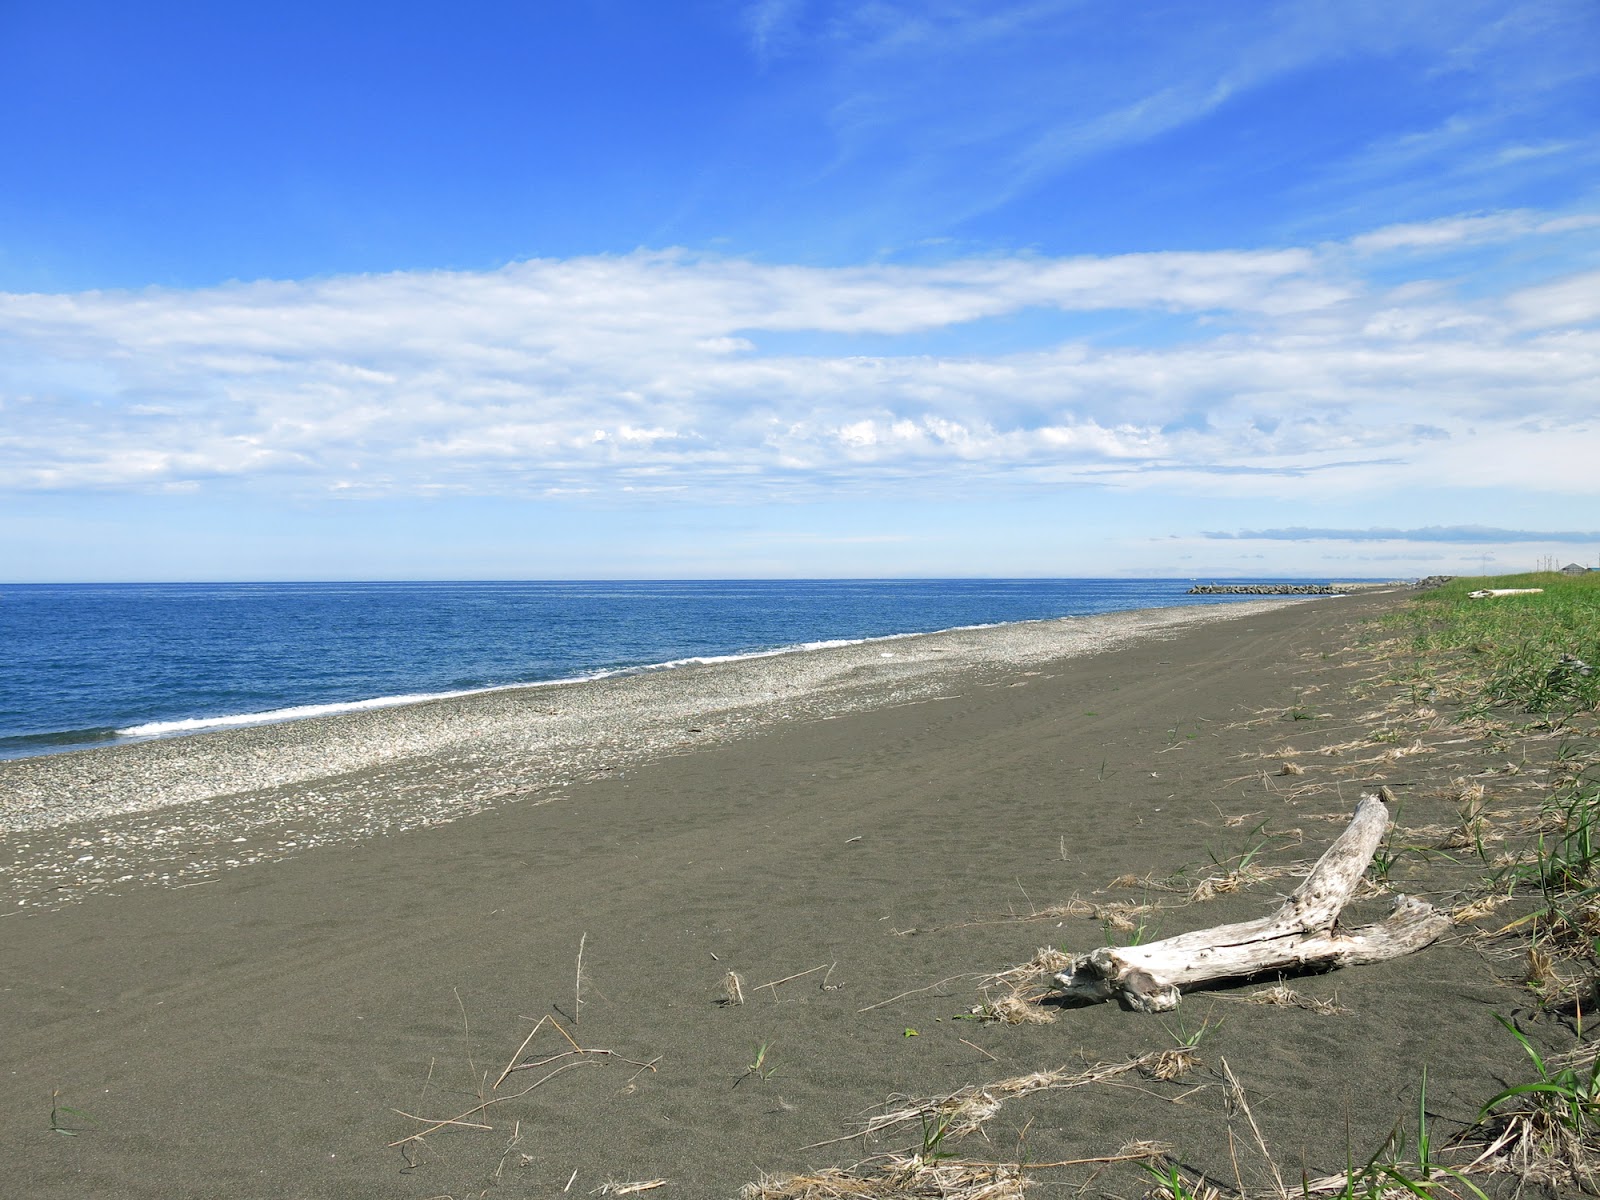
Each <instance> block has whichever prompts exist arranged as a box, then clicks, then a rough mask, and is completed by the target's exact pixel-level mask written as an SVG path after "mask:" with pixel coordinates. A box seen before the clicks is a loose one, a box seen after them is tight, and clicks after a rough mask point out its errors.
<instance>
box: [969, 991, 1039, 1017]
mask: <svg viewBox="0 0 1600 1200" xmlns="http://www.w3.org/2000/svg"><path fill="white" fill-rule="evenodd" d="M968 1012H969V1013H970V1014H971V1015H972V1016H974V1017H977V1018H978V1020H980V1021H994V1022H998V1023H1000V1024H1001V1025H1048V1024H1050V1023H1051V1022H1052V1021H1054V1020H1055V1019H1056V1016H1055V1014H1054V1013H1053V1012H1050V1011H1049V1010H1048V1009H1044V1008H1041V1007H1040V1006H1039V1001H1038V1000H1037V999H1028V998H1027V997H1024V996H1022V995H1021V994H1019V993H1017V992H1011V993H1009V994H1008V995H1005V996H1001V997H1000V998H999V999H998V1000H985V1001H984V1002H983V1003H982V1004H977V1005H974V1006H973V1007H972V1008H970V1009H969V1010H968Z"/></svg>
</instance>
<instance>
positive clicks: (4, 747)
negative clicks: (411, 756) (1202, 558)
mask: <svg viewBox="0 0 1600 1200" xmlns="http://www.w3.org/2000/svg"><path fill="white" fill-rule="evenodd" d="M1362 586H1365V587H1367V588H1369V589H1370V588H1373V587H1379V586H1381V587H1385V588H1388V587H1395V586H1403V585H1398V584H1382V585H1378V584H1368V585H1350V589H1351V590H1356V589H1359V588H1360V587H1362ZM1185 594H1186V595H1196V594H1207V595H1209V593H1206V592H1205V591H1204V590H1203V589H1194V588H1191V589H1190V590H1189V592H1188V593H1185ZM1226 594H1235V593H1226ZM1237 594H1240V595H1243V594H1252V595H1254V594H1262V595H1279V594H1282V595H1295V596H1300V597H1302V598H1303V597H1307V596H1312V595H1316V596H1336V595H1343V594H1345V591H1344V590H1343V589H1341V590H1334V589H1332V588H1329V587H1323V586H1321V585H1319V586H1318V587H1317V589H1316V590H1315V591H1312V592H1307V591H1304V590H1301V589H1296V590H1294V591H1291V592H1271V591H1269V592H1266V593H1246V592H1239V593H1237ZM1219 595H1220V594H1219ZM1188 606H1189V605H1188V604H1187V603H1186V604H1182V605H1172V604H1155V605H1145V606H1140V607H1137V608H1126V609H1123V608H1117V609H1111V610H1108V611H1106V612H1089V613H1068V614H1062V615H1058V616H1049V617H1034V618H1021V619H1013V620H1000V621H982V622H975V623H969V624H958V625H951V626H947V627H944V628H938V629H928V630H910V631H906V632H893V633H880V634H871V635H867V636H862V637H848V638H822V639H816V640H810V641H803V642H794V643H785V644H780V645H772V646H768V647H764V648H759V649H750V650H738V651H731V652H729V653H725V654H704V655H688V656H684V657H679V658H672V659H666V660H662V661H659V662H641V663H637V664H633V665H628V666H618V667H597V668H594V669H593V670H580V671H579V672H578V673H576V674H571V675H562V676H557V677H554V678H550V679H530V680H524V681H521V682H514V683H497V684H489V685H484V686H477V687H465V688H443V689H439V690H434V691H416V692H401V693H393V694H383V695H376V696H367V697H362V698H359V699H354V700H331V701H308V702H306V703H303V704H297V703H291V704H286V705H283V706H281V707H277V708H270V709H263V710H260V711H250V712H239V713H214V714H209V715H202V716H195V717H181V718H180V717H173V718H153V719H150V720H146V721H139V722H137V723H135V724H132V725H126V726H109V725H107V726H87V727H83V728H74V729H59V730H54V731H45V732H41V733H35V734H17V735H13V736H9V737H3V738H0V763H4V762H9V761H16V760H24V759H31V758H45V757H51V756H54V755H58V754H74V753H78V752H80V751H83V750H97V749H108V748H118V747H126V746H130V745H137V744H141V743H143V742H147V741H152V740H158V739H167V738H172V737H187V736H189V735H191V734H195V733H205V732H211V731H214V730H219V729H243V728H251V727H254V726H259V725H277V724H283V723H287V722H294V721H304V720H311V719H314V718H318V717H325V716H327V717H336V716H344V715H347V714H350V713H358V712H366V711H372V710H379V709H387V708H401V707H409V706H412V705H416V704H426V703H430V702H432V701H436V700H454V699H459V698H464V697H471V696H482V695H491V694H493V693H495V692H510V691H518V690H521V689H525V688H551V687H566V686H569V685H575V684H584V683H593V682H596V681H599V680H604V679H611V678H616V677H623V676H629V675H640V674H652V673H655V672H660V671H669V670H676V669H681V668H683V667H687V666H704V665H712V664H718V663H731V662H743V661H747V660H750V659H759V658H770V657H777V656H783V655H789V654H797V653H807V652H811V651H815V650H828V649H837V648H843V647H849V646H859V645H870V644H872V643H874V642H890V641H898V640H901V639H904V638H914V637H923V636H928V635H931V634H942V633H962V632H967V631H971V630H980V629H993V628H999V627H1002V626H1006V625H1030V624H1039V623H1047V622H1049V621H1053V620H1068V619H1074V618H1078V617H1094V616H1113V615H1116V614H1117V613H1121V612H1142V611H1148V610H1152V609H1158V608H1166V607H1188ZM75 737H76V738H77V739H78V740H73V739H74V738H75ZM23 743H26V744H28V745H29V746H31V747H33V748H31V749H24V748H19V747H21V746H22V744H23Z"/></svg>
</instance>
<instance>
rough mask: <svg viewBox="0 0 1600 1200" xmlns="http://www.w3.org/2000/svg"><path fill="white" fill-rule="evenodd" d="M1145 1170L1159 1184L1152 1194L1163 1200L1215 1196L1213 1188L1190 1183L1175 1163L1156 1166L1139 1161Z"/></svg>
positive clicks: (1192, 1199) (1210, 1199) (1183, 1199)
mask: <svg viewBox="0 0 1600 1200" xmlns="http://www.w3.org/2000/svg"><path fill="white" fill-rule="evenodd" d="M1139 1165H1140V1166H1141V1167H1143V1168H1144V1170H1145V1172H1146V1173H1148V1174H1149V1175H1150V1177H1151V1178H1152V1179H1154V1180H1155V1181H1156V1183H1158V1184H1159V1185H1160V1186H1159V1187H1158V1188H1157V1189H1156V1191H1155V1192H1154V1193H1152V1194H1153V1195H1156V1196H1160V1197H1162V1198H1163V1200H1212V1198H1213V1197H1215V1196H1216V1194H1217V1191H1216V1189H1215V1188H1210V1187H1207V1186H1206V1185H1205V1184H1203V1183H1202V1184H1199V1185H1191V1184H1190V1183H1189V1181H1188V1180H1187V1179H1185V1178H1184V1177H1183V1172H1182V1171H1180V1170H1178V1166H1177V1164H1176V1163H1170V1162H1169V1163H1166V1164H1165V1165H1164V1167H1158V1166H1156V1164H1155V1163H1140V1164H1139Z"/></svg>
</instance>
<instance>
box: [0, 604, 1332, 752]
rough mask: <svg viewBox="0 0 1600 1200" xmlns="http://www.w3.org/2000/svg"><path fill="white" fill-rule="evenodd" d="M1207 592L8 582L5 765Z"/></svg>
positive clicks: (3, 618) (0, 611)
mask: <svg viewBox="0 0 1600 1200" xmlns="http://www.w3.org/2000/svg"><path fill="white" fill-rule="evenodd" d="M1191 582H1192V581H1190V580H1178V579H1142V580H1123V579H1115V580H1113V579H955V580H950V579H940V580H777V581H773V580H763V581H687V582H658V581H650V582H632V581H630V582H534V583H229V584H199V583H196V584H59V585H58V584H12V585H8V586H5V587H4V588H0V758H19V757H26V756H31V755H37V754H49V753H57V752H61V751H66V750H74V749H81V748H85V747H89V746H95V745H105V744H110V743H115V742H119V741H130V740H143V739H146V738H152V737H168V736H174V735H178V734H183V733H188V732H194V731H197V730H201V729H209V728H221V727H225V726H229V725H245V724H260V723H265V722H268V721H277V720H291V719H294V718H297V717H309V716H319V715H324V714H328V713H336V712H341V711H352V710H356V709H361V708H374V707H382V706H387V705H393V704H400V703H406V702H408V701H413V700H421V699H426V698H429V697H433V696H440V695H449V694H459V693H463V692H473V691H481V690H486V689H491V688H498V687H508V686H515V685H519V684H536V683H547V682H556V681H570V680H581V679H591V678H598V677H602V676H605V675H609V674H615V673H618V672H624V671H638V670H652V669H664V668H669V667H672V666H676V665H680V664H683V663H686V662H696V661H706V660H716V659H728V658H738V657H746V656H754V655H759V654H767V653H772V652H775V651H782V650H786V649H794V648H801V647H808V646H820V645H828V644H838V643H843V642H854V641H861V640H865V639H870V638H882V637H891V636H894V635H898V634H908V633H928V632H933V631H935V630H941V629H953V628H958V627H962V626H976V625H996V624H1003V623H1006V622H1012V621H1028V620H1036V619H1040V618H1049V617H1062V616H1081V615H1088V614H1092V613H1103V612H1115V611H1123V610H1128V609H1137V608H1154V607H1164V606H1167V605H1183V604H1227V603H1232V602H1234V600H1235V598H1232V597H1225V596H1222V597H1219V596H1188V595H1185V592H1186V590H1187V589H1188V587H1189V586H1190V585H1191ZM1298 582H1305V581H1303V580H1302V581H1298Z"/></svg>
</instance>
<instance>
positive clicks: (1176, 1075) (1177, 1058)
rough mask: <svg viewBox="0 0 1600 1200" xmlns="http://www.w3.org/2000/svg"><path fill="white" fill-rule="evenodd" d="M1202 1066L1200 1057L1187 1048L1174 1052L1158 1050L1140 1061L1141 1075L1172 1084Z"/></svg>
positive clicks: (1144, 1056) (1142, 1057)
mask: <svg viewBox="0 0 1600 1200" xmlns="http://www.w3.org/2000/svg"><path fill="white" fill-rule="evenodd" d="M1199 1065H1200V1056H1199V1055H1198V1054H1196V1053H1195V1052H1194V1051H1193V1050H1192V1049H1190V1048H1189V1047H1187V1046H1182V1047H1179V1048H1177V1049H1174V1050H1158V1051H1156V1052H1155V1053H1153V1054H1146V1055H1143V1056H1141V1058H1140V1059H1139V1074H1141V1075H1143V1076H1144V1077H1145V1078H1146V1079H1154V1080H1157V1081H1159V1082H1161V1083H1170V1082H1171V1081H1172V1080H1174V1079H1181V1078H1182V1077H1183V1076H1185V1075H1187V1074H1188V1073H1189V1072H1190V1071H1192V1070H1194V1069H1195V1068H1196V1067H1198V1066H1199Z"/></svg>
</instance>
